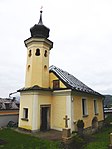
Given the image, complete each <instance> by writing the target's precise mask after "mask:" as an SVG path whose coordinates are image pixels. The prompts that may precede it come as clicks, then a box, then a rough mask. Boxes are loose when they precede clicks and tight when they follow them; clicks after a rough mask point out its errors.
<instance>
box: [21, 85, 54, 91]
mask: <svg viewBox="0 0 112 149" xmlns="http://www.w3.org/2000/svg"><path fill="white" fill-rule="evenodd" d="M35 90H44V91H51V89H50V88H42V87H40V86H38V85H34V86H32V87H27V88H26V87H23V88H21V89H19V90H18V92H21V91H35Z"/></svg>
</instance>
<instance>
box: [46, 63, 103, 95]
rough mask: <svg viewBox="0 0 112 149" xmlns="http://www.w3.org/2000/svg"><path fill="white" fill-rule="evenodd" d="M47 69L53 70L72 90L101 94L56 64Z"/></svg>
mask: <svg viewBox="0 0 112 149" xmlns="http://www.w3.org/2000/svg"><path fill="white" fill-rule="evenodd" d="M49 71H50V72H53V73H54V74H55V75H56V76H57V77H58V78H59V79H60V80H61V81H62V82H63V83H64V84H65V85H66V86H67V87H68V88H70V89H72V90H75V91H81V92H86V93H90V94H94V95H99V96H102V95H101V94H100V93H98V92H96V91H94V90H93V89H91V88H90V87H88V86H87V85H85V84H84V83H82V82H81V81H80V80H78V79H77V78H75V77H74V76H73V75H71V74H69V73H68V72H66V71H63V70H62V69H60V68H58V67H56V66H53V65H52V66H50V68H49Z"/></svg>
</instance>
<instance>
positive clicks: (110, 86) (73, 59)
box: [0, 0, 112, 97]
mask: <svg viewBox="0 0 112 149" xmlns="http://www.w3.org/2000/svg"><path fill="white" fill-rule="evenodd" d="M41 5H43V23H44V25H46V26H47V27H49V28H50V37H49V39H50V40H52V41H53V42H54V47H53V49H52V50H51V53H50V65H55V66H57V67H59V68H61V69H63V70H66V71H68V72H69V73H71V74H72V75H74V76H75V77H76V78H78V79H79V80H81V81H82V82H83V83H85V84H86V85H88V86H89V87H91V88H92V89H94V90H95V91H98V92H100V93H102V94H112V0H10V1H9V0H0V97H8V95H9V93H11V92H15V91H16V90H17V89H20V88H22V87H24V81H25V67H26V51H27V50H26V47H25V45H24V40H25V39H27V38H29V37H30V28H31V27H32V26H33V25H34V24H36V23H38V20H39V15H40V7H41Z"/></svg>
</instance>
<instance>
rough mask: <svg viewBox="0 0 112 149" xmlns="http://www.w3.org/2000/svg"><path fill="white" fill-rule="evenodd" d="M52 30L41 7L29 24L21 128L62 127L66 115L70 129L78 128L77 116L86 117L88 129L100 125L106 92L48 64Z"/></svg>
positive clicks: (21, 105)
mask: <svg viewBox="0 0 112 149" xmlns="http://www.w3.org/2000/svg"><path fill="white" fill-rule="evenodd" d="M49 32H50V29H49V28H48V27H46V26H45V25H44V24H43V20H42V11H40V19H39V22H38V24H35V25H34V26H33V27H32V28H30V33H31V37H30V38H28V39H26V40H25V41H24V43H25V46H26V48H27V63H26V77H25V85H24V87H23V88H21V89H19V90H18V92H20V111H19V128H22V129H26V130H29V131H32V132H35V131H48V130H50V129H54V130H59V131H62V129H63V128H64V127H65V121H64V117H65V116H67V117H68V118H69V120H68V128H70V129H71V131H76V130H77V121H78V120H83V121H84V128H85V129H88V128H93V127H94V126H97V127H99V126H101V125H102V123H103V120H104V116H103V102H102V100H103V96H102V95H101V94H100V93H98V92H96V91H94V90H93V89H91V88H89V87H88V86H87V85H85V84H84V83H82V82H81V81H80V80H78V79H77V78H75V77H74V76H73V75H71V74H69V73H68V72H66V71H64V70H62V69H61V68H58V67H56V66H53V65H52V66H49V55H50V52H51V49H52V48H53V42H52V41H51V40H50V39H49ZM94 119H95V121H94ZM94 123H96V124H94Z"/></svg>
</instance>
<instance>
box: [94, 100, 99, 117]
mask: <svg viewBox="0 0 112 149" xmlns="http://www.w3.org/2000/svg"><path fill="white" fill-rule="evenodd" d="M93 102H94V103H93V104H94V114H95V115H97V114H98V102H97V100H96V99H94V100H93Z"/></svg>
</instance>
